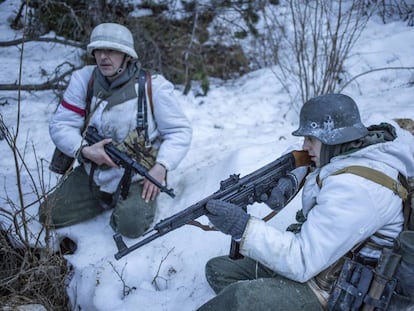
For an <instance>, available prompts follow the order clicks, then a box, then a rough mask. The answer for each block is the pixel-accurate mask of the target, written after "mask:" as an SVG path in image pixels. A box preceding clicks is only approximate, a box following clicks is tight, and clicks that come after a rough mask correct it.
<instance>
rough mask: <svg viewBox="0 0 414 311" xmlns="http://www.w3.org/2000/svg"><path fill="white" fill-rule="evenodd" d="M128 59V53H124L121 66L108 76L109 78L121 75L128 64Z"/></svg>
mask: <svg viewBox="0 0 414 311" xmlns="http://www.w3.org/2000/svg"><path fill="white" fill-rule="evenodd" d="M126 59H127V55H126V54H124V58H123V59H122V63H121V66H119V68H118V69H117V70H116V71H115V73H114V74H113V75H112V76H108V78H114V77H116V76H118V75H120V74H121V73H122V72H123V71H124V69H125V66H126V64H125V62H126Z"/></svg>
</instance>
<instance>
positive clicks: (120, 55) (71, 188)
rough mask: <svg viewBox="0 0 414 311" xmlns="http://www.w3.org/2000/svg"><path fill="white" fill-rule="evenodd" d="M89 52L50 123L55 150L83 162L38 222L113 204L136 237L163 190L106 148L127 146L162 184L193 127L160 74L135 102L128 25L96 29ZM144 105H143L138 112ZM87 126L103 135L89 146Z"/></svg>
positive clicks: (116, 224) (64, 220)
mask: <svg viewBox="0 0 414 311" xmlns="http://www.w3.org/2000/svg"><path fill="white" fill-rule="evenodd" d="M87 52H88V54H89V55H91V56H92V57H94V58H95V61H96V66H86V67H84V68H82V69H80V70H78V71H75V72H74V73H73V75H72V77H71V80H70V83H69V86H68V88H67V89H66V91H65V93H64V95H63V100H62V102H61V104H60V105H59V107H58V108H57V110H56V112H55V114H54V115H53V117H52V119H51V121H50V125H49V129H50V135H51V138H52V140H53V142H54V143H55V145H56V146H57V148H58V149H59V150H60V151H61V152H63V153H64V154H66V155H68V156H70V157H75V158H78V160H79V162H80V165H79V166H77V167H75V168H74V170H73V171H72V172H70V173H69V174H68V176H67V178H66V179H64V181H63V183H62V184H61V185H60V186H59V187H58V188H57V189H56V190H55V191H54V192H53V193H52V194H51V195H49V196H48V198H47V200H45V202H43V204H41V206H40V220H41V222H42V223H44V224H46V225H53V226H55V227H63V226H68V225H72V224H75V223H79V222H82V221H84V220H87V219H90V218H92V217H94V216H96V215H99V214H101V213H102V212H104V211H105V210H107V209H112V215H111V220H110V224H111V226H112V228H113V229H114V230H115V231H116V232H119V233H121V234H123V235H125V236H127V237H130V238H136V237H139V236H140V235H142V233H143V232H144V231H145V230H146V229H147V228H148V227H149V226H150V224H151V222H152V221H153V218H154V213H155V203H154V202H155V201H154V200H155V199H156V197H157V196H158V194H159V192H160V191H159V189H158V188H157V187H156V186H155V185H154V184H152V183H151V182H150V181H148V180H147V179H144V180H142V177H141V176H140V175H134V174H131V173H129V174H127V172H126V171H125V169H124V168H121V167H118V166H117V165H116V164H115V163H114V162H113V161H112V160H111V159H110V157H109V156H108V155H107V154H106V152H105V150H104V146H105V145H106V144H108V143H109V142H112V143H113V144H115V145H116V146H118V148H120V149H122V150H124V151H127V152H128V153H129V154H130V155H131V156H132V157H134V158H136V159H137V161H139V162H140V164H142V165H143V166H145V167H147V168H148V170H149V174H150V175H151V176H152V177H154V179H156V180H157V181H158V182H159V183H161V184H162V183H164V182H165V179H166V174H167V171H169V170H173V169H175V168H176V167H177V166H178V164H179V163H180V162H181V160H182V159H183V158H184V156H185V155H186V153H187V151H188V149H189V146H190V142H191V136H192V129H191V126H190V123H189V121H188V120H187V118H186V116H185V114H184V113H183V111H182V109H181V108H180V106H179V103H178V101H177V99H176V97H175V95H174V87H173V85H172V84H171V83H170V82H169V81H167V80H166V79H165V78H164V77H163V76H162V75H153V76H152V77H151V79H150V80H151V81H148V80H149V79H148V77H147V80H146V84H145V95H144V96H145V97H144V100H141V101H138V88H139V83H138V79H141V76H140V66H139V64H138V62H137V58H138V55H137V53H136V51H135V49H134V40H133V36H132V34H131V32H130V31H129V29H128V28H126V27H124V26H122V25H119V24H115V23H103V24H100V25H98V26H96V27H95V28H94V29H93V31H92V33H91V37H90V43H89V44H88V46H87ZM150 83H151V85H149V84H150ZM149 86H151V89H152V94H151V93H150V92H149V91H148V90H149ZM90 92H92V94H89V93H90ZM88 96H90V98H88ZM88 101H89V106H88ZM139 103H144V104H142V106H141V108H140V110H139V107H138V105H139ZM151 103H152V105H151ZM139 118H140V119H139ZM138 120H141V122H138ZM142 120H145V122H142ZM138 123H139V124H141V125H139V124H138ZM143 125H145V126H143ZM85 126H93V127H95V128H96V129H97V130H98V132H99V134H100V135H101V136H103V137H105V138H106V139H104V140H102V141H101V142H98V143H96V144H94V145H92V146H88V145H84V142H83V139H82V131H83V129H84V128H85ZM131 182H132V183H131Z"/></svg>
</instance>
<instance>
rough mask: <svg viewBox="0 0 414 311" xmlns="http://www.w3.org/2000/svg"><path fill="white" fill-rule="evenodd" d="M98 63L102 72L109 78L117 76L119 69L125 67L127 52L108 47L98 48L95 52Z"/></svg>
mask: <svg viewBox="0 0 414 311" xmlns="http://www.w3.org/2000/svg"><path fill="white" fill-rule="evenodd" d="M93 55H94V56H95V60H96V64H97V65H98V67H99V70H100V71H101V73H102V74H103V75H104V76H105V77H107V78H108V79H114V78H116V76H117V75H116V74H117V73H118V71H119V69H124V68H123V67H125V65H126V63H127V62H126V61H125V62H124V56H125V54H124V53H122V52H119V51H114V50H108V49H97V50H95V51H94V52H93Z"/></svg>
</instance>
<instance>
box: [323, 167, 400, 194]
mask: <svg viewBox="0 0 414 311" xmlns="http://www.w3.org/2000/svg"><path fill="white" fill-rule="evenodd" d="M346 173H348V174H354V175H357V176H360V177H363V178H366V179H369V180H371V181H373V182H375V183H377V184H380V185H381V186H384V187H386V188H388V189H390V190H391V191H393V192H394V193H395V194H397V195H398V196H399V197H400V198H401V199H403V200H405V199H407V197H408V190H407V189H406V188H405V187H404V186H403V185H402V184H401V183H400V182H399V181H397V180H394V179H393V178H391V177H389V176H388V175H386V174H384V173H382V172H380V171H377V170H375V169H372V168H369V167H366V166H359V165H351V166H348V167H344V168H343V169H340V170H338V171H336V172H334V173H332V174H331V175H330V176H334V175H339V174H346ZM317 182H318V185H319V187H322V180H321V179H320V178H319V175H318V178H317Z"/></svg>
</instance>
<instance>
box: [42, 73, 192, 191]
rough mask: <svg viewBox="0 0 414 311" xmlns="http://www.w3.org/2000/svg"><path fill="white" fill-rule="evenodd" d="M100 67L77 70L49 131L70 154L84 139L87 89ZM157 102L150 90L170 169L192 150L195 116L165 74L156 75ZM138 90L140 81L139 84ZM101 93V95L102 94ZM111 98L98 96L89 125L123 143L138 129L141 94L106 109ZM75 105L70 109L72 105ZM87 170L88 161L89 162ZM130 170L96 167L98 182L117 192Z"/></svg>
mask: <svg viewBox="0 0 414 311" xmlns="http://www.w3.org/2000/svg"><path fill="white" fill-rule="evenodd" d="M95 67H96V66H86V67H84V68H82V69H80V70H78V71H75V72H74V73H73V74H72V77H71V80H70V83H69V86H68V88H67V89H66V91H65V93H64V95H63V101H62V105H59V107H58V108H57V110H56V112H55V114H54V115H53V116H52V118H51V120H50V123H49V132H50V135H51V138H52V140H53V142H54V143H55V145H56V146H57V147H58V148H59V149H60V150H61V151H62V152H63V153H65V154H67V155H69V156H75V155H76V153H77V151H78V150H79V148H80V147H81V145H82V144H84V142H82V136H81V129H82V128H83V126H84V120H85V119H84V112H85V107H86V93H87V89H88V82H89V79H90V77H91V75H92V72H93V70H94V68H95ZM151 80H152V101H153V106H154V111H153V113H151V108H150V107H149V99H148V93H147V92H146V95H147V105H148V109H147V111H148V114H147V117H148V134H149V140H150V141H151V142H152V144H153V147H154V148H156V149H158V155H157V159H156V161H157V162H158V163H160V164H162V165H164V166H165V167H166V168H167V170H173V169H175V168H176V167H177V166H178V164H179V163H180V161H181V160H182V159H183V158H184V156H185V155H186V153H187V151H188V150H189V147H190V143H191V136H192V129H191V125H190V123H189V121H188V120H187V118H186V116H185V114H184V113H183V111H182V109H181V108H180V106H179V104H178V100H177V99H176V97H175V95H174V87H173V85H172V84H171V83H170V82H169V81H167V80H166V79H165V78H164V77H163V76H161V75H154V76H152V79H151ZM135 89H136V93H137V94H138V83H136V85H135ZM98 96H99V94H98ZM107 104H108V102H107V101H106V100H102V99H100V98H97V96H93V97H92V100H91V114H92V115H91V117H90V122H89V124H90V125H92V126H94V127H96V128H97V129H98V132H99V133H100V134H101V135H103V136H105V137H110V138H112V139H113V141H114V142H115V143H120V142H122V141H123V140H124V139H125V138H126V136H127V135H128V134H129V133H130V132H131V131H133V130H134V129H135V128H136V124H137V120H136V118H137V109H138V105H137V98H133V99H130V100H126V101H125V102H123V103H121V104H118V105H115V106H113V107H112V108H111V109H108V110H104V108H105V106H106V105H107ZM68 107H69V109H68ZM85 167H86V169H87V171H88V170H89V167H88V165H86V166H85ZM123 172H124V169H123V168H119V169H114V168H111V169H107V170H99V169H98V170H96V171H95V173H94V181H95V182H96V184H97V185H99V186H100V187H101V190H102V191H106V192H109V193H112V192H114V191H115V190H116V188H117V186H118V183H119V181H120V179H121V178H122V175H123Z"/></svg>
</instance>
